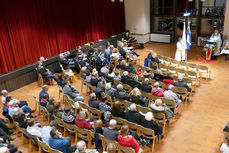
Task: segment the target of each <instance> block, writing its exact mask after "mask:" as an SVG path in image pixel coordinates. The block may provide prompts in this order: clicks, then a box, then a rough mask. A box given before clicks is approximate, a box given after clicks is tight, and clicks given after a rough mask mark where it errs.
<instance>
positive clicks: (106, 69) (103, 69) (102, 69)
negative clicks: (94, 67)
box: [100, 64, 109, 75]
mask: <svg viewBox="0 0 229 153" xmlns="http://www.w3.org/2000/svg"><path fill="white" fill-rule="evenodd" d="M100 73H101V75H102V74H103V75H108V73H109V69H108V64H104V66H103V67H102V68H101V70H100Z"/></svg>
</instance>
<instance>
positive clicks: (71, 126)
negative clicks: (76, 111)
mask: <svg viewBox="0 0 229 153" xmlns="http://www.w3.org/2000/svg"><path fill="white" fill-rule="evenodd" d="M65 126H66V128H67V130H68V131H69V132H70V133H75V127H74V126H76V125H73V124H68V123H65Z"/></svg>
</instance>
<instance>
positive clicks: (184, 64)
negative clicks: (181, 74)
mask: <svg viewBox="0 0 229 153" xmlns="http://www.w3.org/2000/svg"><path fill="white" fill-rule="evenodd" d="M179 68H180V69H184V70H187V69H188V66H187V63H186V62H181V61H180V62H179Z"/></svg>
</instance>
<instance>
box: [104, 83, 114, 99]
mask: <svg viewBox="0 0 229 153" xmlns="http://www.w3.org/2000/svg"><path fill="white" fill-rule="evenodd" d="M115 92H116V89H115V88H112V87H111V83H106V84H105V94H107V95H108V96H111V97H113V96H114V95H115Z"/></svg>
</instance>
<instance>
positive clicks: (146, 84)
mask: <svg viewBox="0 0 229 153" xmlns="http://www.w3.org/2000/svg"><path fill="white" fill-rule="evenodd" d="M139 89H140V90H142V91H144V92H147V93H151V90H152V87H151V85H149V79H148V78H145V80H144V83H142V84H141V85H140V86H139Z"/></svg>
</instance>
